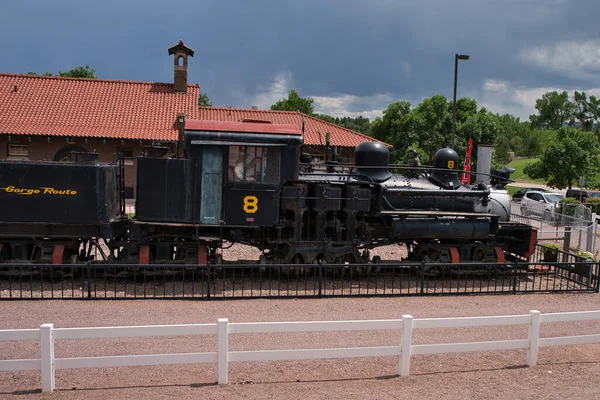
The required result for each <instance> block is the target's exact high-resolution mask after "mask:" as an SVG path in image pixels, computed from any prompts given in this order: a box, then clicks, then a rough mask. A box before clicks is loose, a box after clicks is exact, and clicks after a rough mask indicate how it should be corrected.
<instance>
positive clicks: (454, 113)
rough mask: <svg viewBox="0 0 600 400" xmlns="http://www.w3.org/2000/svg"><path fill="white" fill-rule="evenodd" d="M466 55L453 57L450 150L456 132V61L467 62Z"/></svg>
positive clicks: (467, 57)
mask: <svg viewBox="0 0 600 400" xmlns="http://www.w3.org/2000/svg"><path fill="white" fill-rule="evenodd" d="M468 59H469V56H468V55H466V54H455V55H454V102H453V106H452V149H454V133H455V131H456V78H457V77H458V60H468Z"/></svg>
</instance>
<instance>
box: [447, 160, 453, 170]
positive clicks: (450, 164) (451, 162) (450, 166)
mask: <svg viewBox="0 0 600 400" xmlns="http://www.w3.org/2000/svg"><path fill="white" fill-rule="evenodd" d="M453 168H454V161H452V160H450V161H448V169H453Z"/></svg>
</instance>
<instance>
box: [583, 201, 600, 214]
mask: <svg viewBox="0 0 600 400" xmlns="http://www.w3.org/2000/svg"><path fill="white" fill-rule="evenodd" d="M585 205H586V206H587V207H589V208H590V210H592V212H593V213H596V214H600V197H591V198H589V199H587V200H586V201H585Z"/></svg>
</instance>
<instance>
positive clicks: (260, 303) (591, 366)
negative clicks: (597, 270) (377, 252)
mask: <svg viewBox="0 0 600 400" xmlns="http://www.w3.org/2000/svg"><path fill="white" fill-rule="evenodd" d="M531 309H538V310H540V311H542V312H557V311H582V310H595V309H600V295H598V294H564V295H563V294H557V295H518V296H456V297H423V298H417V297H410V298H346V299H321V300H318V299H315V300H247V301H246V300H245V301H204V302H203V301H152V300H144V301H93V302H88V301H20V302H3V303H2V307H1V308H0V329H11V328H13V329H15V328H35V327H39V325H40V324H41V323H44V322H53V323H54V324H55V327H80V326H117V325H148V324H185V323H207V322H215V321H216V320H217V318H219V317H228V318H229V319H230V321H231V322H243V321H290V320H354V319H388V318H399V317H401V315H402V314H406V313H409V314H412V315H413V316H414V317H415V318H424V317H451V316H477V315H507V314H523V313H527V312H528V311H529V310H531ZM598 333H600V321H593V322H578V323H576V324H575V325H570V324H562V323H560V324H547V325H543V326H542V331H541V336H542V337H547V336H560V335H564V336H567V335H575V334H598ZM526 335H527V327H525V326H501V327H493V328H486V327H482V328H454V329H426V330H417V331H415V337H414V343H415V344H423V343H449V342H467V341H484V340H503V339H518V338H524V337H526ZM399 343H400V335H399V334H398V332H392V331H378V332H375V333H368V332H360V331H359V332H351V333H349V332H337V333H332V332H329V333H307V334H300V333H298V334H269V335H258V334H245V335H234V336H232V337H231V339H230V348H231V349H232V350H252V349H285V348H294V347H304V348H325V347H353V346H386V345H398V344H399ZM215 348H216V341H215V340H214V338H212V337H163V338H156V339H151V338H150V339H142V338H121V339H95V340H85V341H75V340H61V341H57V342H56V356H57V357H78V356H99V355H124V354H149V353H178V352H199V351H214V349H215ZM38 354H39V345H38V344H37V343H36V342H0V355H1V358H3V359H17V358H35V357H37V356H38ZM524 363H525V351H524V350H523V351H521V350H515V351H495V352H478V353H457V354H444V355H428V356H426V355H423V356H418V355H417V356H413V358H412V364H411V376H410V377H404V378H401V377H398V376H397V375H396V374H397V368H398V358H397V357H378V358H363V359H336V360H316V361H282V362H247V363H231V368H230V382H231V383H230V385H228V386H225V387H219V386H218V385H216V384H215V381H216V372H217V371H216V367H215V366H214V365H209V364H201V365H187V366H185V365H184V366H156V367H124V368H105V369H82V370H59V371H57V372H56V386H57V391H56V392H55V393H53V394H42V393H40V392H39V388H40V387H41V380H40V376H39V373H37V372H0V398H2V399H38V398H40V399H44V398H48V399H50V398H61V399H134V398H135V399H139V398H144V399H162V398H170V397H177V398H179V399H181V400H183V399H192V398H194V399H196V398H205V399H225V398H246V399H275V398H277V399H279V398H285V399H324V398H344V399H398V398H411V399H429V398H435V399H440V398H444V399H464V398H477V399H500V398H502V399H505V398H518V399H532V398H544V399H565V398H579V399H592V398H598V396H600V386H599V385H598V377H600V345H585V346H569V347H550V348H543V349H541V350H540V358H539V365H538V366H536V367H533V368H526V367H524V366H523V365H524Z"/></svg>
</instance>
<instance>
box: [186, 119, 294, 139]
mask: <svg viewBox="0 0 600 400" xmlns="http://www.w3.org/2000/svg"><path fill="white" fill-rule="evenodd" d="M244 122H252V124H248V123H244ZM185 129H186V130H192V131H193V130H196V131H214V132H247V133H279V134H283V135H296V136H300V135H302V129H301V127H300V125H297V124H274V123H272V122H271V121H262V120H260V121H257V120H247V119H246V120H244V121H240V122H233V121H210V120H205V119H187V120H186V121H185Z"/></svg>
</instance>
